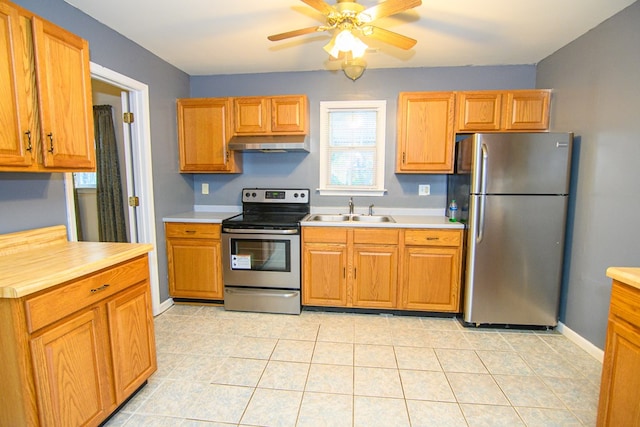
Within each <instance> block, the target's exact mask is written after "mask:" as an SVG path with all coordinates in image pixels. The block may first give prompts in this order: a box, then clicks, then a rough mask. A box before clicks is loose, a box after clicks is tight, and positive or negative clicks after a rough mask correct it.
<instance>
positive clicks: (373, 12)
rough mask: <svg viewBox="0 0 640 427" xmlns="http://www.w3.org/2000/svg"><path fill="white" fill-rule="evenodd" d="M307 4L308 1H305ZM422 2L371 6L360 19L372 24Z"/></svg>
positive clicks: (411, 0)
mask: <svg viewBox="0 0 640 427" xmlns="http://www.w3.org/2000/svg"><path fill="white" fill-rule="evenodd" d="M302 1H305V0H302ZM305 3H306V1H305ZM421 4H422V0H387V1H385V2H383V3H380V4H377V5H375V6H371V7H370V8H368V9H365V10H363V11H362V12H360V13H359V14H358V19H359V20H360V21H362V22H372V21H375V20H376V19H380V18H384V17H386V16H391V15H395V14H396V13H400V12H404V11H405V10H409V9H413V8H414V7H417V6H420V5H421Z"/></svg>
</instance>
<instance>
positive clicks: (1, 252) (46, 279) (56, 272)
mask: <svg viewBox="0 0 640 427" xmlns="http://www.w3.org/2000/svg"><path fill="white" fill-rule="evenodd" d="M151 250H153V246H152V245H150V244H145V243H99V242H69V241H67V240H66V228H65V227H64V226H55V227H47V228H42V229H37V230H28V231H23V232H18V233H11V234H4V235H1V236H0V298H21V297H24V296H26V295H29V294H32V293H35V292H38V291H41V290H44V289H47V288H49V287H52V286H56V285H58V284H61V283H64V282H67V281H69V280H74V279H77V278H79V277H82V276H85V275H87V274H91V273H95V272H96V271H99V270H102V269H104V268H107V267H110V266H113V265H115V264H118V263H121V262H124V261H127V260H129V259H132V258H135V257H137V256H140V255H144V254H146V253H147V252H149V251H151Z"/></svg>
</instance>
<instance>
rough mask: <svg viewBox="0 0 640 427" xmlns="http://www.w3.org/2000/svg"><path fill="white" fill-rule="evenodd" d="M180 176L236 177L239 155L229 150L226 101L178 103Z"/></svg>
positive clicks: (240, 164)
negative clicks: (230, 175)
mask: <svg viewBox="0 0 640 427" xmlns="http://www.w3.org/2000/svg"><path fill="white" fill-rule="evenodd" d="M177 116H178V150H179V155H180V172H190V173H194V172H206V173H238V172H241V171H242V157H241V156H242V154H241V153H239V152H237V151H233V152H231V151H230V150H229V139H230V138H231V101H230V100H229V98H186V99H178V102H177Z"/></svg>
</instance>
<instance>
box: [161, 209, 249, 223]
mask: <svg viewBox="0 0 640 427" xmlns="http://www.w3.org/2000/svg"><path fill="white" fill-rule="evenodd" d="M241 212H242V209H240V210H237V211H212V212H202V211H188V212H183V213H179V214H175V215H168V216H165V217H163V218H162V221H164V222H199V223H208V224H220V223H221V222H222V220H223V219H226V218H230V217H232V216H234V215H237V214H239V213H241Z"/></svg>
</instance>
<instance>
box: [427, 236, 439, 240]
mask: <svg viewBox="0 0 640 427" xmlns="http://www.w3.org/2000/svg"><path fill="white" fill-rule="evenodd" d="M425 239H426V240H440V238H438V237H426V238H425Z"/></svg>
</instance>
